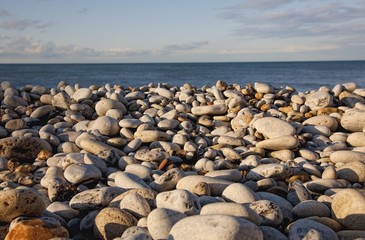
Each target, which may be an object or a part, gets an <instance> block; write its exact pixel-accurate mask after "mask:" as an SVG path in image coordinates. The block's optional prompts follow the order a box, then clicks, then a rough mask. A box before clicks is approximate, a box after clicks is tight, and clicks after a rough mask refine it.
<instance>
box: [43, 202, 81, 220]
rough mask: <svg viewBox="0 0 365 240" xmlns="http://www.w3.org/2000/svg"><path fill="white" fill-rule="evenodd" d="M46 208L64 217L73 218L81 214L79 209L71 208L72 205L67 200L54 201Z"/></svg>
mask: <svg viewBox="0 0 365 240" xmlns="http://www.w3.org/2000/svg"><path fill="white" fill-rule="evenodd" d="M46 210H47V211H50V212H53V213H55V214H57V215H58V216H60V217H62V218H63V219H72V218H77V217H78V216H79V211H77V210H75V209H73V208H71V207H70V205H69V204H67V203H65V202H53V203H51V204H50V205H49V206H48V207H47V209H46Z"/></svg>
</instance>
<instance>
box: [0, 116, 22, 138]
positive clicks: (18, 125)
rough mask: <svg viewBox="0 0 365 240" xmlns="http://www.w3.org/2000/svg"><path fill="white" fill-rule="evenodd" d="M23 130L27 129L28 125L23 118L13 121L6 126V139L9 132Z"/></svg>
mask: <svg viewBox="0 0 365 240" xmlns="http://www.w3.org/2000/svg"><path fill="white" fill-rule="evenodd" d="M23 128H27V123H26V122H25V121H24V120H23V119H21V118H19V119H11V120H9V121H8V122H7V123H6V124H5V129H4V130H5V132H6V134H5V136H4V137H6V135H7V133H8V132H7V131H9V132H14V131H17V130H21V129H23Z"/></svg>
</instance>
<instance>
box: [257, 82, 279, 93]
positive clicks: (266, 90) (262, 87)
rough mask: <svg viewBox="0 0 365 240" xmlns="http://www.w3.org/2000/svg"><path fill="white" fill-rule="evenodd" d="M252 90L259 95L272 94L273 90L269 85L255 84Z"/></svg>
mask: <svg viewBox="0 0 365 240" xmlns="http://www.w3.org/2000/svg"><path fill="white" fill-rule="evenodd" d="M254 88H255V90H256V91H257V92H259V93H272V92H274V88H273V87H272V86H271V85H270V84H267V83H259V82H255V83H254Z"/></svg>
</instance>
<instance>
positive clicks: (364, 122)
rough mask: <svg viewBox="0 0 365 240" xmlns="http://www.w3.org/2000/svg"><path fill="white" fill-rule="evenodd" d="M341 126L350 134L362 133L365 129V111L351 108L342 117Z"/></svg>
mask: <svg viewBox="0 0 365 240" xmlns="http://www.w3.org/2000/svg"><path fill="white" fill-rule="evenodd" d="M341 126H342V127H343V128H344V129H346V130H347V131H350V132H362V130H363V129H364V127H365V111H361V110H358V109H356V108H351V109H349V110H347V111H345V113H344V114H343V115H342V117H341Z"/></svg>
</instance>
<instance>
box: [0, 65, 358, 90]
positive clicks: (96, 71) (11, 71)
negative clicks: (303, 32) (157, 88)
mask: <svg viewBox="0 0 365 240" xmlns="http://www.w3.org/2000/svg"><path fill="white" fill-rule="evenodd" d="M5 80H6V81H10V82H11V83H12V84H13V85H14V86H16V87H21V86H24V85H26V84H33V85H43V86H46V87H56V86H57V83H58V82H59V81H61V80H64V81H67V82H68V83H70V84H75V83H79V84H80V85H81V86H83V87H88V86H90V85H92V84H96V85H103V84H106V83H111V84H119V85H121V86H123V87H128V86H132V87H138V86H142V85H146V84H149V83H159V82H160V83H170V84H173V85H175V86H181V85H183V84H184V83H186V82H188V83H190V84H192V85H193V86H196V87H201V86H203V85H213V84H215V82H216V81H217V80H222V81H225V82H227V83H229V84H232V83H237V84H240V85H241V86H244V85H245V84H246V83H254V82H265V83H269V84H271V85H273V86H274V87H281V86H292V87H294V88H296V89H297V90H299V91H306V90H312V89H318V88H319V87H321V86H329V87H333V86H334V85H336V84H337V83H344V82H355V83H357V85H358V86H359V87H365V61H328V62H252V63H250V62H232V63H228V62H224V63H135V64H134V63H133V64H132V63H128V64H127V63H126V64H0V81H5Z"/></svg>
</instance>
